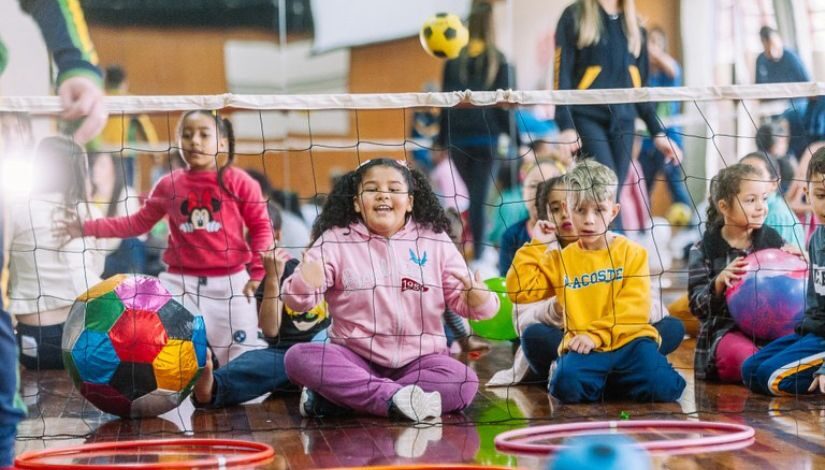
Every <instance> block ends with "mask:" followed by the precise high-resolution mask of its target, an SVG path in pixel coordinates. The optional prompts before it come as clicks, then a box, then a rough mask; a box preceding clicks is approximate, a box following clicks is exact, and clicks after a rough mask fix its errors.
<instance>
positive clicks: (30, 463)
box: [14, 439, 275, 470]
mask: <svg viewBox="0 0 825 470" xmlns="http://www.w3.org/2000/svg"><path fill="white" fill-rule="evenodd" d="M155 447H158V448H164V447H200V448H201V449H203V450H202V452H207V453H208V452H210V451H211V450H212V449H218V450H220V449H226V448H228V449H229V450H234V451H239V450H240V451H245V452H246V453H245V454H242V455H230V456H223V455H220V454H218V455H215V456H214V457H212V456H210V457H208V458H205V459H201V460H180V461H176V462H145V463H142V462H136V463H125V464H116V463H106V464H65V463H60V464H58V463H45V462H40V461H39V460H40V459H44V458H54V457H71V456H73V455H75V456H79V457H84V456H86V457H93V456H94V454H98V455H100V454H101V453H102V452H104V451H123V450H129V449H142V448H145V449H151V448H155ZM274 456H275V451H274V450H273V449H272V447H270V446H268V445H266V444H262V443H259V442H251V441H241V440H234V439H148V440H135V441H119V442H101V443H96V444H84V445H79V446H72V447H63V448H55V449H45V450H38V451H29V452H24V453H22V454H20V456H18V457H17V459H15V462H14V464H15V466H16V467H17V468H20V469H55V468H60V469H67V470H98V469H101V468H131V469H142V470H146V469H164V468H205V467H209V468H215V467H216V466H217V467H220V468H226V467H234V466H238V465H252V464H261V463H265V462H267V461H269V460H271V459H272V457H274Z"/></svg>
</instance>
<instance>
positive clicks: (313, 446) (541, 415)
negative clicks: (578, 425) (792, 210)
mask: <svg viewBox="0 0 825 470" xmlns="http://www.w3.org/2000/svg"><path fill="white" fill-rule="evenodd" d="M692 351H693V341H692V340H687V341H686V342H685V343H684V344H683V345H682V347H681V348H680V349H679V350H678V351H676V352H675V353H674V354H672V355H671V357H670V358H671V361H672V362H673V363H674V364H675V365H676V366H677V368H679V370H680V372H681V373H682V374H683V375H684V377H685V378H686V379H687V381H688V387H687V388H686V390H685V393H684V396H683V397H682V399H681V400H680V401H679V403H678V404H677V403H673V404H643V405H637V404H630V403H610V404H596V405H587V406H582V405H579V406H570V405H561V404H559V403H558V402H555V400H551V399H549V398H548V396H547V394H546V393H545V390H544V389H543V388H542V387H540V386H537V385H527V386H524V385H522V386H517V387H510V388H500V389H484V388H482V390H481V391H480V392H479V394H478V397H477V398H476V400H475V402H474V403H473V405H472V406H471V407H470V408H469V409H468V410H467V411H466V412H465V413H464V414H463V415H454V416H445V417H444V418H443V420H442V423H441V425H436V426H424V427H415V426H413V425H410V424H408V423H405V422H398V421H391V420H387V419H382V418H373V417H361V418H356V419H348V420H341V419H338V420H303V419H302V418H301V417H300V415H299V414H298V411H297V404H298V396H297V394H289V395H281V396H278V397H270V398H269V399H267V400H258V401H257V402H256V403H254V404H248V405H245V406H238V407H233V408H229V409H225V410H218V411H208V412H203V411H197V412H195V411H194V410H193V409H192V407H191V405H190V404H189V403H188V401H187V402H186V403H185V404H184V405H183V406H182V407H181V408H179V409H177V410H174V411H172V412H169V413H167V414H165V415H163V416H162V417H160V418H154V419H147V420H142V421H123V420H119V419H115V418H114V417H113V416H110V415H105V414H102V413H100V412H99V411H97V410H95V409H94V408H93V407H91V406H90V405H88V404H86V403H85V401H84V400H83V399H82V398H81V397H80V396H79V395H78V393H77V392H76V391H75V390H73V388H72V385H71V382H70V380H69V378H68V376H67V375H66V374H65V373H62V372H47V373H40V374H36V373H30V372H24V374H23V393H24V395H25V397H26V400H27V403H28V405H29V407H30V416H29V418H28V419H27V420H26V421H25V422H24V423H22V426H21V427H20V432H19V439H18V451H20V452H22V451H24V450H32V449H42V448H45V447H57V446H68V445H74V444H80V443H84V442H100V441H109V440H127V439H150V438H173V437H182V436H187V437H188V436H197V437H231V438H238V439H248V440H254V441H259V442H264V443H267V444H269V445H271V446H272V447H273V448H274V449H275V451H276V454H277V457H276V460H275V461H274V462H273V463H271V464H270V465H268V466H266V467H263V468H272V469H281V468H283V469H287V468H288V469H299V468H328V467H343V466H364V465H379V464H393V463H399V464H400V463H411V462H419V463H447V462H452V463H459V462H468V463H469V462H476V463H483V464H489V465H507V466H514V467H522V468H539V467H542V466H544V465H545V461H544V459H538V458H533V457H529V458H528V457H517V456H510V455H505V454H502V453H498V452H496V451H495V449H494V447H493V438H494V437H495V435H496V434H498V433H500V432H502V431H505V430H509V429H517V428H522V427H526V426H532V425H539V424H548V423H563V422H572V421H588V420H605V419H618V417H619V414H620V412H622V411H627V412H628V413H630V418H631V419H639V418H666V419H679V420H686V419H695V418H699V419H704V420H718V421H726V422H735V423H744V424H747V425H750V426H752V427H754V428H755V429H756V432H757V434H756V443H755V444H753V445H752V446H750V447H749V448H747V449H744V450H737V451H731V452H720V453H713V454H704V455H690V456H678V457H677V456H671V457H656V458H655V459H654V462H655V463H656V464H657V465H658V466H660V467H661V468H703V469H704V468H793V469H814V468H825V399H823V398H822V397H799V398H778V399H772V398H770V397H762V396H757V395H754V394H751V393H749V392H748V391H747V390H745V389H744V388H742V387H738V386H723V385H713V384H705V383H701V382H698V383H697V382H695V381H694V380H693V374H692V370H691V363H692ZM511 355H512V353H511V349H510V347H509V346H506V345H503V344H499V345H496V347H495V348H494V349H493V350H492V352H490V353H489V354H487V355H486V356H483V357H482V358H480V359H478V360H476V361H470V362H469V363H470V364H471V365H472V367H473V368H474V369H475V370H476V371H477V372H478V374H479V376H480V377H481V378H482V380H483V381H484V379H486V378H488V377H490V375H491V374H492V373H493V372H494V371H495V370H497V369H499V368H503V367H505V366H506V365H508V362H509V361H510V360H511Z"/></svg>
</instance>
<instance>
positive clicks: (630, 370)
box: [507, 160, 685, 403]
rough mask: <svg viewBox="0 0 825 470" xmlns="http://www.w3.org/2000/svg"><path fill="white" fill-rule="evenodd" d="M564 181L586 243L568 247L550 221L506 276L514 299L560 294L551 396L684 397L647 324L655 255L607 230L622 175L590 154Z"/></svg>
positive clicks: (580, 398)
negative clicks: (559, 336)
mask: <svg viewBox="0 0 825 470" xmlns="http://www.w3.org/2000/svg"><path fill="white" fill-rule="evenodd" d="M565 179H566V182H567V187H568V198H567V204H568V206H569V209H570V214H571V218H572V222H573V226H574V228H575V230H576V233H577V234H578V237H579V238H578V241H577V242H576V243H571V244H568V245H567V246H566V247H565V248H564V249H561V247H560V246H559V243H558V241H557V239H556V235H555V230H554V228H553V227H552V223H550V222H549V221H542V225H541V226H540V227H537V230H536V231H535V235H534V238H533V240H532V241H531V242H530V243H529V244H528V245H525V247H524V248H523V249H521V250H519V252H518V253H517V255H516V258H515V260H514V261H513V267H512V269H511V270H510V271H509V272H508V273H507V290H508V292H510V293H511V294H510V296H511V298H512V300H513V301H514V302H519V303H530V302H536V301H539V300H543V299H547V298H550V297H553V296H555V298H556V300H555V302H554V308H555V309H556V312H557V313H558V314H559V315H561V316H562V318H563V320H564V338H563V340H562V344H561V347H560V357H559V359H558V360H557V362H556V369H555V372H554V373H553V374H552V377H551V379H550V385H549V392H550V393H551V394H552V395H553V396H555V397H556V398H558V399H559V400H561V401H563V402H566V403H580V402H595V401H599V400H602V399H603V398H625V399H633V400H637V401H640V402H644V401H665V402H666V401H675V400H677V399H678V398H679V397H680V396H681V394H682V390H684V388H685V381H684V379H683V378H682V377H681V376H680V375H679V374H678V373H677V372H676V371H675V370H674V369H673V367H672V366H671V365H670V364H669V363H668V362H667V359H666V358H665V357H664V356H663V355H662V354H661V353H660V352H659V351H658V342H659V341H660V338H659V334H658V332H657V331H656V329H655V328H654V327H652V326H651V325H650V322H649V318H650V317H649V316H650V309H651V299H650V273H649V270H648V259H647V258H648V256H647V252H646V251H645V249H644V248H643V247H642V246H640V245H638V244H636V243H634V242H632V241H630V240H628V239H627V238H625V237H624V236H622V235H618V234H615V233H612V232H610V231H608V226H609V225H610V223H611V222H612V221H613V219H615V218H616V216H617V215H618V214H619V205H618V204H616V203H615V202H614V201H615V200H616V191H617V189H618V180H617V178H616V174H615V173H614V172H613V171H612V170H610V169H609V168H608V167H606V166H605V165H602V164H600V163H597V162H595V161H593V160H585V161H583V162H582V163H580V164H578V165H577V166H576V167H574V168H573V170H571V171H570V172H569V173H568V174H567V175H566V176H565Z"/></svg>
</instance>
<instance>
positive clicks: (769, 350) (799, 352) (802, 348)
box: [742, 333, 825, 395]
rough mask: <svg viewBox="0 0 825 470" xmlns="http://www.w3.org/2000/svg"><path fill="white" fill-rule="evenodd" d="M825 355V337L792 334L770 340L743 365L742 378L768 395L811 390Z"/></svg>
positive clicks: (791, 393)
mask: <svg viewBox="0 0 825 470" xmlns="http://www.w3.org/2000/svg"><path fill="white" fill-rule="evenodd" d="M824 359H825V338H822V337H821V336H817V335H815V334H813V333H809V334H807V335H805V336H799V335H797V334H792V335H788V336H783V337H782V338H779V339H776V340H774V341H772V342H770V343H768V344H767V345H766V346H765V347H763V348H762V349H760V350H759V352H758V353H756V354H754V355H753V356H751V357H750V358H748V359H747V360H746V361H745V363H744V364H743V365H742V380H743V381H744V382H745V385H747V386H748V388H750V389H751V390H753V391H754V392H759V393H763V394H765V395H798V394H800V393H808V387H809V386H810V385H811V382H812V381H813V380H814V374H816V372H818V371H819V368H820V367H822V364H823V360H824Z"/></svg>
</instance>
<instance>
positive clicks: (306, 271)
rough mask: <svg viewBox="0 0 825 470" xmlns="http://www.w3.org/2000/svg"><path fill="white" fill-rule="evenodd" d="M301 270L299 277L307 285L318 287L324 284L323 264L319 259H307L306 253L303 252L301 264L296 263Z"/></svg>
mask: <svg viewBox="0 0 825 470" xmlns="http://www.w3.org/2000/svg"><path fill="white" fill-rule="evenodd" d="M298 269H300V270H301V271H300V272H301V278H302V279H303V280H304V282H306V283H307V284H308V285H309V286H311V287H313V288H315V289H320V288H321V287H323V285H324V266H323V265H322V264H321V262H320V261H318V260H314V259H308V258H307V254H306V253H304V256H303V260H302V261H301V264H300V265H298Z"/></svg>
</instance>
